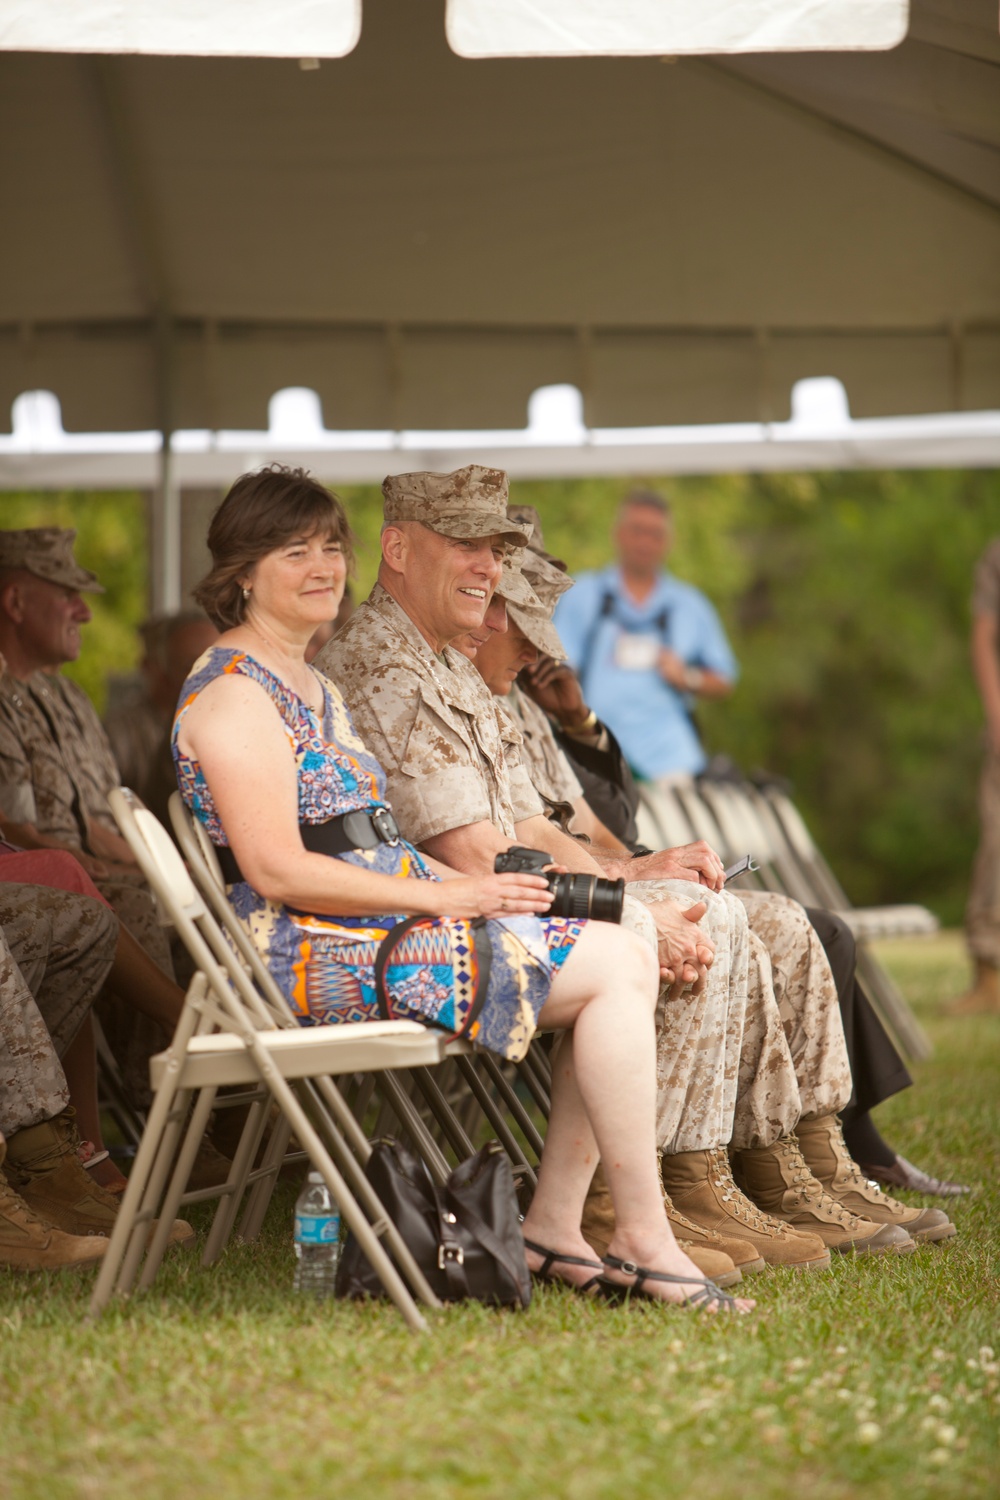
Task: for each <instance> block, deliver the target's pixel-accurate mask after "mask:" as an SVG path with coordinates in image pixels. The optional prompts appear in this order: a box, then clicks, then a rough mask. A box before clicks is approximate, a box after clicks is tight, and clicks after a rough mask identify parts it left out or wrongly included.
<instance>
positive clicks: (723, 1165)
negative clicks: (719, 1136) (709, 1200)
mask: <svg viewBox="0 0 1000 1500" xmlns="http://www.w3.org/2000/svg"><path fill="white" fill-rule="evenodd" d="M712 1165H713V1166H714V1168H715V1173H716V1175H715V1176H714V1177H713V1178H712V1181H713V1182H714V1183H715V1186H716V1187H717V1188H718V1189H719V1191H720V1193H721V1194H722V1201H723V1202H724V1203H725V1204H727V1205H728V1208H729V1212H730V1213H731V1214H732V1216H733V1218H734V1219H738V1220H739V1222H740V1223H741V1224H746V1225H747V1226H748V1227H749V1228H750V1229H756V1230H757V1231H758V1233H760V1232H763V1233H765V1234H771V1235H782V1234H787V1233H788V1225H787V1224H785V1223H784V1222H783V1221H782V1220H781V1219H772V1218H771V1216H770V1214H765V1213H763V1212H762V1210H761V1209H759V1208H758V1207H757V1205H756V1203H754V1202H753V1201H752V1200H751V1199H750V1198H748V1197H747V1196H746V1194H745V1193H741V1192H740V1190H739V1188H738V1187H737V1186H736V1183H735V1182H734V1181H733V1172H732V1168H731V1166H730V1165H729V1156H728V1153H727V1152H726V1150H725V1148H724V1147H723V1146H718V1147H716V1149H715V1150H714V1151H713V1152H712Z"/></svg>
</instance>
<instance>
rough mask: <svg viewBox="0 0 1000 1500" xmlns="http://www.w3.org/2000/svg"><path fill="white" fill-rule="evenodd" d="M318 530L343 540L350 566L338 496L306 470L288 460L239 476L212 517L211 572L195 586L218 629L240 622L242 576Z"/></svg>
mask: <svg viewBox="0 0 1000 1500" xmlns="http://www.w3.org/2000/svg"><path fill="white" fill-rule="evenodd" d="M316 532H324V533H325V534H326V535H327V536H329V537H332V538H333V540H334V541H337V542H340V544H341V546H342V547H343V549H344V554H345V556H346V557H347V562H348V566H350V564H351V563H352V561H353V551H352V545H351V544H352V542H353V538H352V536H351V528H350V526H349V525H348V524H347V515H346V513H345V511H344V507H343V505H342V504H341V502H340V500H339V499H338V498H337V496H336V495H334V494H332V493H331V491H330V490H328V489H326V488H325V487H324V486H323V485H321V484H320V483H319V481H318V480H316V479H314V478H313V477H312V475H311V474H307V473H306V471H305V469H289V468H286V466H285V465H284V464H269V465H268V466H267V468H266V469H255V470H254V471H253V473H252V474H241V475H240V477H239V479H237V480H236V482H235V483H234V484H233V486H232V488H231V489H230V491H229V493H228V495H227V496H226V498H225V499H224V500H223V502H222V504H221V505H220V506H219V508H218V510H217V511H216V512H215V515H214V516H213V517H212V521H211V525H210V526H209V528H208V550H209V551H210V552H211V554H212V571H211V572H210V573H209V574H208V575H207V577H205V578H203V579H202V581H201V583H199V585H198V587H197V588H196V589H195V590H194V597H195V599H196V600H197V601H198V603H199V604H200V605H201V607H202V609H203V610H204V611H205V613H206V614H207V615H208V618H209V619H210V620H211V622H212V624H213V625H215V626H216V627H217V628H218V629H219V630H231V629H232V628H233V627H234V626H235V625H240V624H242V622H243V617H244V614H245V613H246V600H245V599H244V597H243V585H242V583H241V582H240V580H241V579H242V578H245V577H246V575H247V573H248V572H249V571H250V569H251V568H252V567H253V566H254V564H255V563H258V562H259V561H260V559H261V558H262V557H266V556H267V555H268V553H269V552H276V551H277V549H278V548H279V547H284V546H286V545H287V544H288V543H289V542H290V541H292V540H293V538H295V537H299V536H307V537H308V536H314V535H315V534H316Z"/></svg>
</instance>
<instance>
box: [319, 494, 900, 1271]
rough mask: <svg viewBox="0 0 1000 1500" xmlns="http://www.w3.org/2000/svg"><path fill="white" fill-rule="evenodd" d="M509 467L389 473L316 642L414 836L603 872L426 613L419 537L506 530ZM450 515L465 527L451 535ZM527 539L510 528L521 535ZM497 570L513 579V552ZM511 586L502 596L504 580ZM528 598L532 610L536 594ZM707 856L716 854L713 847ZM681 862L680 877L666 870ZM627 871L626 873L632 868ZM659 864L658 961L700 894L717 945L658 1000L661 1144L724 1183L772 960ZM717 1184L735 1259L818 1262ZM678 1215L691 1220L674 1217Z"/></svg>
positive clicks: (777, 1041) (792, 1092) (718, 896)
mask: <svg viewBox="0 0 1000 1500" xmlns="http://www.w3.org/2000/svg"><path fill="white" fill-rule="evenodd" d="M505 478H506V476H504V475H502V474H499V473H498V472H497V471H482V470H477V469H475V467H473V468H470V469H467V470H460V471H458V473H457V474H456V475H449V476H434V475H402V476H395V477H394V478H390V479H388V480H387V481H386V483H385V485H384V486H383V493H384V495H385V498H386V504H385V522H386V526H385V529H384V531H383V565H382V569H381V571H380V575H379V583H378V584H377V585H376V588H375V589H374V590H373V592H372V595H371V597H370V598H369V600H368V601H367V603H366V604H365V605H362V606H360V607H359V608H358V610H356V611H355V614H354V616H353V617H352V619H351V621H350V622H349V623H348V625H347V626H346V627H345V630H344V631H343V632H342V633H341V634H340V635H338V636H337V638H336V639H335V640H334V641H332V642H331V643H330V645H329V646H328V647H327V648H326V649H325V651H324V652H322V653H321V654H320V657H319V658H318V660H317V665H319V666H320V668H321V669H323V670H326V671H328V672H329V673H330V675H331V676H332V677H334V678H335V680H336V681H337V683H338V685H339V686H340V688H341V690H342V692H343V693H344V695H345V697H346V699H347V702H348V704H349V706H350V708H351V711H352V714H353V716H354V719H355V722H356V724H357V726H358V729H359V731H360V733H361V736H362V738H363V739H364V740H365V741H366V743H367V744H368V746H369V748H370V749H371V750H372V751H373V753H374V754H375V755H376V756H377V757H378V758H379V760H380V761H381V762H382V764H383V766H384V767H385V770H386V773H387V777H388V795H389V800H390V802H391V803H392V804H393V806H394V808H395V811H396V815H397V818H398V819H399V822H400V825H401V827H402V828H403V831H404V833H405V834H406V836H407V837H408V838H410V839H411V840H412V841H413V842H415V843H422V844H423V845H424V846H425V847H426V848H427V849H428V850H429V852H430V853H431V854H433V855H435V856H436V857H438V858H441V859H443V860H444V861H445V862H446V863H448V864H450V865H452V866H453V867H456V868H460V869H464V870H466V871H468V872H472V871H474V870H478V869H480V868H483V867H486V868H488V867H489V866H490V865H491V864H492V860H493V857H494V854H495V853H496V852H498V851H499V850H500V849H503V848H507V847H509V846H510V844H511V842H512V841H513V840H514V839H515V838H516V839H517V841H518V842H522V843H527V844H530V845H533V846H534V847H541V848H546V849H549V850H551V851H552V852H553V854H554V857H555V859H556V860H557V861H558V862H560V863H562V864H565V865H567V867H569V868H571V869H576V870H581V871H585V872H591V873H599V872H600V867H599V866H598V865H596V864H595V863H594V861H593V860H592V858H591V857H590V855H589V854H588V853H587V852H586V851H585V850H583V849H582V848H581V846H580V845H579V844H577V843H575V842H574V841H573V840H571V839H569V838H565V837H564V836H562V835H559V834H557V832H556V831H555V830H553V829H552V827H551V825H549V824H547V823H546V822H545V821H544V818H543V809H542V805H541V801H540V799H539V798H538V796H537V794H536V793H535V791H534V789H533V788H532V787H531V785H530V779H529V778H528V777H527V776H526V773H525V768H524V766H523V764H522V763H521V760H520V756H521V742H522V736H521V733H520V731H519V730H518V729H517V728H516V726H514V725H513V723H512V722H511V721H510V720H509V717H508V716H506V715H503V714H501V713H500V711H499V710H498V709H497V707H496V704H495V703H493V702H492V700H491V699H490V697H489V695H488V694H487V693H485V692H484V686H483V684H482V683H481V682H479V683H478V684H477V682H476V680H474V679H475V678H476V676H477V675H478V674H472V676H470V673H469V669H468V664H467V663H466V662H465V661H464V660H463V659H461V658H460V656H459V655H458V653H456V652H455V651H454V650H452V649H451V648H450V647H449V646H448V645H447V642H448V641H449V640H454V639H455V637H456V635H457V634H458V633H459V632H460V631H461V630H462V628H463V627H462V626H461V625H459V626H457V627H456V625H455V624H454V619H455V615H454V612H453V613H452V615H451V616H449V614H448V607H447V605H448V601H447V599H443V600H432V601H431V609H430V613H431V614H433V613H434V612H435V610H436V621H437V623H436V624H434V626H433V628H430V626H429V624H428V620H429V618H430V615H429V613H428V605H427V602H426V601H427V590H428V579H429V578H430V577H431V576H432V573H431V571H430V569H429V565H428V558H427V557H426V556H423V555H422V553H421V547H422V545H423V542H422V536H426V535H427V534H428V533H429V534H430V535H432V536H434V535H437V536H444V537H447V536H452V535H458V534H464V535H476V534H478V535H479V536H485V535H493V536H494V537H495V540H496V541H497V542H502V540H503V539H504V537H505V536H508V537H509V536H510V531H511V527H512V523H511V522H510V521H509V520H508V519H507V518H506V517H505V515H504V512H503V510H502V509H500V506H499V498H500V496H501V495H503V496H504V497H505V491H506V484H505ZM459 525H462V526H463V527H467V528H468V530H466V531H464V532H462V533H459V532H457V531H456V527H457V526H459ZM477 526H478V528H479V530H478V533H477V532H476V531H475V530H474V528H475V527H477ZM521 535H523V533H521ZM520 539H521V538H520V535H519V536H518V537H517V538H516V540H517V541H520ZM431 550H432V551H433V548H432V549H431ZM408 570H409V577H408V576H407V572H408ZM503 571H504V578H505V580H510V578H511V577H512V573H513V570H512V569H511V568H510V566H509V564H508V566H507V567H506V568H505V569H504V570H503ZM532 576H534V575H532ZM496 581H497V580H496V576H495V575H494V576H493V577H492V578H487V577H486V576H485V575H484V577H483V578H482V580H481V581H480V582H479V584H478V588H477V586H476V585H475V584H474V583H473V582H472V580H470V585H469V588H467V589H466V590H465V592H466V593H469V592H477V591H478V593H479V594H480V595H481V597H482V599H483V610H484V613H485V610H486V608H487V607H488V604H489V598H490V594H491V592H492V589H493V587H494V586H495V584H496ZM504 586H505V587H506V588H507V589H508V593H510V584H509V582H507V583H505V585H504ZM521 586H522V587H523V581H522V585H521ZM523 607H524V608H527V609H531V610H537V606H536V605H533V604H532V603H531V602H530V601H527V603H526V604H525V605H524V606H523ZM449 619H450V620H451V621H452V623H451V625H450V627H449V625H448V621H449ZM465 628H467V627H465ZM373 663H375V665H374V666H373V665H372V664H373ZM491 708H492V712H491ZM711 859H712V860H713V861H714V862H715V863H718V862H717V860H715V856H714V855H713V856H711ZM671 863H672V864H673V868H671ZM719 868H720V870H721V866H720V867H719ZM675 872H676V877H678V878H675V879H670V878H664V877H669V876H670V875H673V874H674V873H675ZM615 873H618V871H616V872H615ZM625 873H626V874H627V875H633V874H635V873H636V871H635V867H634V865H633V866H632V868H630V869H627V870H626V871H625ZM656 874H657V877H658V878H656V879H655V880H654V881H652V882H650V881H643V882H640V883H635V884H632V885H631V887H630V889H631V890H632V892H634V893H635V894H636V895H640V896H641V899H642V901H643V903H644V905H645V907H646V911H647V913H648V914H649V915H652V916H653V917H654V920H655V922H656V924H657V929H658V933H659V935H660V939H661V957H662V955H663V946H664V943H666V944H668V947H669V945H670V944H672V943H676V941H677V940H678V928H683V927H684V925H685V920H684V915H683V911H682V909H681V907H680V905H679V903H681V902H683V903H684V905H685V906H690V905H691V903H692V902H694V903H698V905H697V907H696V908H695V909H696V910H697V911H698V913H699V914H700V912H701V911H702V910H703V907H702V904H701V903H704V904H705V905H707V907H708V911H707V912H705V915H704V917H702V920H701V924H700V925H702V926H703V927H704V928H707V930H708V932H709V934H710V936H711V938H712V939H713V941H714V943H715V962H714V965H713V966H712V967H711V969H708V968H707V966H706V965H705V963H704V962H702V964H701V968H700V977H701V978H702V979H703V980H704V984H699V985H697V986H695V987H693V988H692V987H690V986H686V985H683V984H675V985H674V986H673V987H672V989H671V991H670V1000H669V1002H668V1003H664V1004H663V1005H662V1006H661V1009H660V1023H661V1029H662V1034H663V1035H664V1037H665V1038H666V1039H665V1040H664V1043H663V1045H662V1046H661V1048H660V1074H661V1076H660V1140H661V1144H662V1145H663V1147H664V1148H665V1149H670V1150H671V1151H672V1152H673V1153H675V1155H676V1154H677V1153H680V1152H686V1153H688V1154H691V1153H694V1154H697V1155H698V1156H699V1158H700V1159H701V1164H702V1165H704V1166H710V1167H711V1169H712V1170H713V1172H714V1173H715V1174H716V1176H718V1175H719V1174H720V1173H722V1172H724V1173H725V1176H726V1178H727V1179H728V1159H727V1158H726V1157H725V1152H724V1150H722V1149H721V1148H722V1147H723V1145H724V1143H725V1142H726V1141H727V1140H728V1139H729V1138H730V1135H731V1133H732V1126H733V1118H734V1113H735V1110H736V1092H737V1084H738V1079H739V1065H740V1051H741V1042H742V1038H743V1034H744V1029H745V1020H746V1004H747V983H748V974H749V973H750V971H751V964H753V965H754V968H753V977H754V980H755V983H756V985H757V988H758V989H760V988H762V987H763V986H764V985H765V984H767V983H768V982H769V979H770V964H769V961H768V960H767V956H766V953H764V954H763V955H761V954H758V953H756V951H755V950H753V943H752V940H751V936H750V935H749V934H748V929H747V922H746V915H745V913H744V911H743V908H742V907H741V906H740V904H739V903H738V902H737V901H736V900H735V899H734V898H733V897H732V896H731V895H729V894H728V893H726V892H720V893H716V892H715V891H712V890H705V889H703V888H701V887H698V886H693V885H692V878H694V879H697V875H696V874H695V875H693V876H692V871H691V870H689V869H687V868H685V867H684V865H683V863H682V861H680V860H677V861H673V862H671V861H670V859H669V858H668V857H665V856H664V857H661V858H660V862H659V867H658V870H657V872H656ZM679 968H680V973H679V974H678V975H677V977H678V978H679V977H682V975H683V976H686V977H688V978H690V977H692V973H691V971H690V970H688V969H685V968H684V965H683V962H682V961H680V962H679ZM765 968H766V972H765ZM771 1003H772V1011H773V1016H772V1022H773V1024H772V1025H771V1027H770V1028H768V1027H763V1028H761V1029H760V1030H759V1033H758V1035H759V1053H760V1056H759V1067H758V1071H757V1074H756V1075H755V1078H754V1080H753V1084H752V1086H748V1087H746V1088H745V1090H744V1095H745V1097H749V1098H750V1099H752V1100H754V1106H753V1107H752V1108H750V1107H748V1108H747V1109H745V1110H744V1111H743V1113H742V1115H741V1116H740V1121H739V1125H740V1128H742V1127H743V1125H744V1123H745V1124H746V1125H747V1128H748V1129H750V1127H751V1126H752V1125H753V1124H754V1123H755V1122H756V1123H760V1122H764V1124H765V1127H766V1128H767V1129H768V1130H769V1131H771V1130H774V1129H777V1130H778V1131H779V1133H782V1134H784V1133H785V1131H786V1130H789V1131H790V1130H791V1128H793V1127H794V1124H795V1123H796V1121H797V1119H798V1116H799V1114H800V1112H801V1100H800V1096H799V1093H798V1090H797V1087H796V1084H795V1078H794V1071H793V1070H792V1068H791V1066H790V1063H789V1062H788V1059H787V1047H785V1044H784V1039H783V1035H782V1029H781V1025H780V1020H777V1019H776V1018H777V1011H776V1009H775V1008H774V1003H773V998H772V1002H771ZM841 1044H842V1037H841ZM767 1049H769V1050H767ZM765 1052H766V1055H765ZM771 1053H776V1054H778V1056H779V1058H780V1068H779V1066H778V1065H777V1064H775V1065H774V1066H771V1063H770V1055H771ZM848 1092H849V1083H848ZM739 1144H742V1145H746V1146H747V1147H752V1146H754V1145H755V1144H756V1140H755V1137H754V1136H753V1135H752V1134H751V1135H750V1136H749V1138H748V1139H746V1140H745V1141H743V1140H740V1141H739ZM815 1186H816V1191H817V1193H819V1188H818V1184H816V1185H815ZM723 1191H724V1193H725V1195H726V1197H727V1201H728V1199H730V1198H731V1199H732V1201H733V1202H735V1203H737V1204H738V1205H739V1209H740V1212H741V1214H742V1217H741V1218H740V1219H739V1221H738V1227H737V1223H736V1221H735V1220H734V1217H733V1216H732V1215H728V1229H729V1234H730V1235H731V1236H733V1238H732V1240H731V1241H730V1243H731V1245H732V1247H733V1248H734V1249H735V1250H736V1253H737V1256H738V1257H739V1260H738V1263H742V1264H744V1265H749V1264H751V1263H753V1264H755V1265H758V1266H759V1264H760V1259H761V1255H762V1254H763V1255H766V1256H767V1257H768V1258H769V1259H771V1260H772V1261H776V1262H780V1263H794V1264H808V1263H825V1262H826V1261H827V1259H828V1252H827V1250H826V1248H825V1245H824V1243H823V1242H822V1240H821V1239H819V1238H817V1236H816V1235H815V1234H812V1233H807V1234H801V1235H800V1234H796V1233H794V1232H791V1231H789V1230H788V1228H787V1226H786V1225H783V1224H780V1223H778V1222H777V1221H773V1220H764V1219H763V1218H762V1216H761V1215H760V1214H758V1213H756V1212H755V1211H754V1210H753V1208H752V1206H751V1205H750V1204H748V1203H746V1202H745V1200H742V1199H741V1197H740V1196H739V1195H738V1194H737V1191H736V1189H735V1185H733V1184H732V1183H731V1180H727V1182H726V1184H725V1185H724V1189H723ZM820 1197H821V1198H822V1200H823V1201H822V1202H821V1203H819V1204H818V1206H817V1205H816V1204H810V1205H809V1207H808V1209H807V1210H805V1215H806V1219H807V1220H808V1222H809V1228H810V1230H811V1229H812V1227H813V1225H812V1220H813V1219H816V1220H817V1222H818V1226H820V1227H821V1229H822V1235H823V1239H825V1240H828V1241H829V1242H830V1243H832V1244H833V1245H834V1247H835V1248H846V1247H847V1245H849V1244H850V1245H854V1246H859V1245H862V1246H868V1247H870V1248H876V1249H881V1248H883V1244H890V1243H902V1242H905V1243H906V1244H907V1246H909V1245H910V1241H909V1237H908V1236H907V1235H906V1234H905V1233H900V1232H897V1231H895V1230H894V1229H893V1228H892V1227H891V1226H890V1227H888V1228H886V1229H884V1230H883V1229H882V1228H878V1227H876V1226H875V1225H873V1224H871V1223H867V1224H864V1223H862V1222H861V1221H859V1220H857V1219H852V1218H851V1216H845V1215H844V1214H843V1212H842V1211H840V1210H839V1206H838V1205H835V1204H833V1203H832V1202H830V1201H829V1200H828V1199H827V1198H826V1196H825V1195H822V1194H821V1193H820ZM814 1210H815V1212H814ZM848 1220H850V1222H847V1221H848ZM674 1223H675V1227H680V1228H681V1232H685V1231H684V1229H683V1226H678V1224H677V1220H676V1219H675V1220H674ZM690 1228H692V1229H693V1228H694V1226H690ZM737 1236H745V1237H739V1238H737Z"/></svg>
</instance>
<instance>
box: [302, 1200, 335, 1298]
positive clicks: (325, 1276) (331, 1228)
mask: <svg viewBox="0 0 1000 1500" xmlns="http://www.w3.org/2000/svg"><path fill="white" fill-rule="evenodd" d="M339 1261H340V1209H339V1208H338V1207H337V1205H336V1203H335V1202H334V1198H333V1194H332V1193H331V1192H330V1189H329V1188H328V1187H327V1185H326V1183H325V1182H324V1181H323V1178H322V1177H321V1176H320V1174H319V1173H318V1172H310V1173H309V1176H308V1177H307V1178H306V1183H305V1187H304V1188H303V1189H302V1191H301V1193H300V1194H299V1200H298V1202H297V1203H296V1205H295V1282H294V1285H295V1290H296V1291H297V1292H311V1293H312V1295H313V1296H314V1297H332V1296H333V1295H334V1290H335V1287H336V1283H337V1265H338V1262H339Z"/></svg>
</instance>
